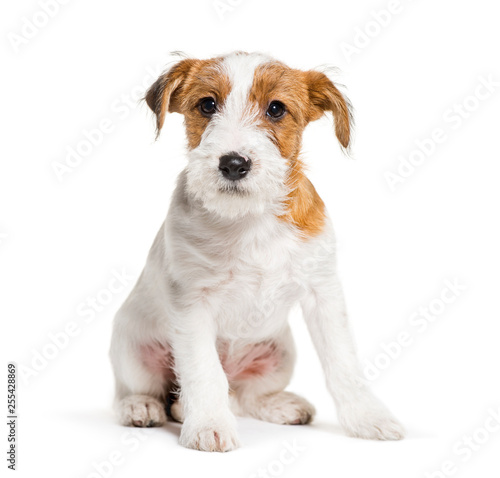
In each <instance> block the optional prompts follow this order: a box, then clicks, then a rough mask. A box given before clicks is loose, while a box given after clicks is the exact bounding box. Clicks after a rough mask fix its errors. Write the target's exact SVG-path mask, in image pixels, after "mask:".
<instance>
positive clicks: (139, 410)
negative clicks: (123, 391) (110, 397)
mask: <svg viewBox="0 0 500 478" xmlns="http://www.w3.org/2000/svg"><path fill="white" fill-rule="evenodd" d="M118 412H119V418H120V423H121V424H122V425H126V426H133V427H141V428H142V427H157V426H161V425H163V424H164V423H166V421H167V415H166V413H165V407H164V405H163V403H162V402H161V401H160V400H158V399H156V398H154V397H149V396H147V395H130V396H129V397H125V398H124V399H123V400H121V401H120V403H119V410H118Z"/></svg>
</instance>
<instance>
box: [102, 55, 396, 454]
mask: <svg viewBox="0 0 500 478" xmlns="http://www.w3.org/2000/svg"><path fill="white" fill-rule="evenodd" d="M145 100H146V102H147V104H148V106H149V107H150V108H151V109H152V110H153V112H154V114H155V115H156V128H157V135H158V134H159V132H160V130H161V128H162V126H163V123H164V119H165V115H166V114H167V113H168V112H176V113H181V114H182V115H184V119H185V126H186V132H187V141H188V153H187V166H186V168H185V169H184V171H183V172H182V173H181V174H180V175H179V178H178V182H177V188H176V190H175V192H174V194H173V198H172V201H171V205H170V210H169V212H168V215H167V217H166V220H165V222H164V223H163V225H162V226H161V228H160V230H159V232H158V235H157V236H156V239H155V241H154V243H153V246H152V248H151V251H150V253H149V256H148V259H147V263H146V266H145V268H144V271H143V272H142V275H141V276H140V278H139V280H138V282H137V284H136V285H135V288H134V289H133V291H132V292H131V294H130V296H129V297H128V298H127V300H126V301H125V303H124V304H123V306H122V307H121V309H120V310H119V311H118V313H117V316H116V319H115V322H114V330H113V338H112V344H111V351H110V355H111V361H112V364H113V369H114V374H115V378H116V408H117V411H118V415H119V418H120V422H121V423H122V424H124V425H129V426H136V427H150V426H161V425H163V424H164V423H165V422H166V420H167V413H168V414H169V415H170V416H171V417H172V418H173V419H174V420H177V421H179V422H183V425H182V429H181V434H180V444H181V445H183V446H185V447H189V448H194V449H197V450H206V451H228V450H232V449H234V448H237V447H238V437H237V433H236V420H235V415H240V416H249V417H254V418H257V419H260V420H266V421H269V422H272V423H280V424H303V423H308V422H310V421H311V419H312V417H313V415H314V407H313V406H312V405H311V404H310V403H309V402H308V401H307V400H305V399H304V398H302V397H300V396H297V395H295V394H293V393H290V392H287V391H285V388H286V386H287V385H288V383H289V381H290V378H291V376H292V371H293V365H294V361H295V351H294V344H293V339H292V334H291V331H290V327H289V325H288V322H287V317H288V314H289V311H290V309H291V308H292V306H293V305H294V304H296V303H297V302H299V303H300V305H301V306H302V311H303V315H304V319H305V321H306V323H307V327H308V329H309V332H310V334H311V337H312V341H313V343H314V346H315V348H316V350H317V353H318V355H319V358H320V361H321V363H322V367H323V370H324V374H325V376H326V385H327V387H328V390H329V392H330V393H331V395H332V397H333V399H334V401H335V404H336V407H337V412H338V417H339V421H340V423H341V424H342V426H343V428H344V430H345V431H346V432H347V433H348V434H349V435H351V436H355V437H361V438H371V439H380V440H398V439H401V438H402V437H403V435H404V431H403V428H402V426H401V425H400V424H399V423H398V421H397V420H396V419H395V418H394V417H393V416H392V415H391V413H390V412H389V411H388V410H387V409H386V407H385V406H384V405H383V404H382V403H381V402H380V401H379V400H378V399H377V398H376V397H375V396H374V395H373V394H372V392H371V391H370V389H369V388H368V387H367V386H366V385H365V383H364V380H363V378H362V375H361V373H360V369H359V367H358V361H357V357H356V352H355V347H354V343H353V339H352V336H351V333H350V331H349V324H348V319H347V315H346V311H345V304H344V298H343V295H342V289H341V285H340V283H339V279H338V275H337V272H336V264H335V263H336V253H335V238H334V233H333V230H332V226H331V222H330V219H329V217H328V214H327V211H326V209H325V205H324V203H323V201H322V200H321V198H320V197H319V195H318V193H317V192H316V190H315V189H314V186H313V185H312V184H311V182H310V181H309V180H308V179H307V177H306V175H305V174H304V165H303V163H302V160H301V158H300V150H301V138H302V132H303V131H304V128H305V127H306V126H307V124H308V123H309V122H311V121H314V120H317V119H318V118H320V117H321V116H323V114H324V113H325V112H332V113H333V116H334V119H335V133H336V136H337V138H338V140H339V142H340V144H341V145H342V147H343V148H348V146H349V141H350V137H351V114H350V109H349V104H348V102H347V101H346V99H345V98H344V97H343V95H342V94H341V93H340V92H339V90H338V89H337V87H336V86H335V85H334V84H333V83H332V81H330V79H329V78H328V77H327V76H326V75H325V74H323V73H321V72H318V71H301V70H296V69H292V68H289V67H287V66H286V65H284V64H283V63H281V62H279V61H276V60H274V59H272V58H270V57H268V56H265V55H262V54H255V53H252V54H248V53H243V52H236V53H231V54H229V55H225V56H221V57H217V58H213V59H209V60H196V59H183V60H182V61H180V62H178V63H177V64H175V65H174V66H173V67H172V68H170V69H169V70H168V71H167V72H166V73H164V74H163V75H161V76H160V77H159V78H158V80H157V81H156V82H155V83H154V84H153V85H152V86H151V88H150V89H149V90H148V92H147V94H146V97H145ZM172 397H174V398H173V399H172ZM172 402H173V403H172ZM167 403H169V405H170V406H169V407H167ZM167 408H168V410H167Z"/></svg>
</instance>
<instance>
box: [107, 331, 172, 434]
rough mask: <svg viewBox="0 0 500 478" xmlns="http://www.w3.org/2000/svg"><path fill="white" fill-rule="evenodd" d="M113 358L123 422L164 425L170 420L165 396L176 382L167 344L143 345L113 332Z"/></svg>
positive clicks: (132, 424) (126, 423)
mask: <svg viewBox="0 0 500 478" xmlns="http://www.w3.org/2000/svg"><path fill="white" fill-rule="evenodd" d="M111 361H112V364H113V369H114V372H115V381H116V396H115V409H116V412H117V415H118V419H119V421H120V423H121V424H122V425H126V426H135V427H153V426H161V425H163V424H165V423H166V421H167V414H166V410H165V408H166V399H167V395H168V392H169V389H170V388H171V387H172V384H173V382H174V376H173V372H172V370H171V368H170V365H169V362H170V351H169V348H168V346H164V345H160V344H156V343H155V344H152V345H151V344H149V345H146V346H144V345H143V346H141V345H138V344H137V343H135V342H134V341H133V340H130V339H128V338H124V337H119V338H118V337H117V336H116V334H114V336H113V340H112V345H111Z"/></svg>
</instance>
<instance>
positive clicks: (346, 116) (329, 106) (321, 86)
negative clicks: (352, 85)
mask: <svg viewBox="0 0 500 478" xmlns="http://www.w3.org/2000/svg"><path fill="white" fill-rule="evenodd" d="M306 82H307V86H308V89H309V101H310V103H311V108H310V113H309V118H308V120H309V121H314V120H317V119H319V118H320V117H321V116H322V115H323V114H324V113H325V111H331V112H332V113H333V116H334V118H335V134H336V135H337V139H338V140H339V142H340V144H341V145H342V146H343V147H344V148H346V149H347V148H348V147H349V143H350V140H351V130H352V114H351V105H350V103H349V101H348V100H347V99H346V98H344V96H343V95H342V93H341V92H340V91H339V90H338V89H337V87H336V86H335V85H334V84H333V83H332V81H331V80H330V79H329V78H328V77H327V76H326V75H325V74H324V73H321V72H319V71H307V72H306Z"/></svg>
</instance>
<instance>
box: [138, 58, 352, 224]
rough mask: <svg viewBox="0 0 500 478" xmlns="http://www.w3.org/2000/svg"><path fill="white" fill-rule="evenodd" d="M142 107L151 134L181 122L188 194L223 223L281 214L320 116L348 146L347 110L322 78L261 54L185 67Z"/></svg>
mask: <svg viewBox="0 0 500 478" xmlns="http://www.w3.org/2000/svg"><path fill="white" fill-rule="evenodd" d="M145 99H146V102H147V104H148V105H149V107H150V108H151V109H152V110H153V112H154V113H155V115H156V126H157V134H159V133H160V130H161V128H162V126H163V123H164V119H165V115H166V113H167V112H177V113H181V114H183V115H184V118H185V125H186V131H187V139H188V146H189V155H188V160H189V164H188V168H187V190H188V194H190V195H191V196H192V197H194V198H196V199H198V200H200V201H201V203H202V204H203V206H204V207H205V208H206V209H207V210H209V211H212V212H215V213H217V214H218V215H220V216H222V217H233V218H234V217H239V216H242V215H245V214H248V213H259V212H263V211H265V210H266V209H269V208H270V207H272V208H274V209H275V210H279V208H280V207H281V206H283V204H284V202H285V201H286V198H287V195H288V194H289V193H290V190H291V189H293V188H294V178H295V177H296V174H297V171H298V170H299V169H300V168H301V163H300V160H299V153H300V149H301V139H302V132H303V130H304V128H305V127H306V125H307V124H308V123H309V122H310V121H314V120H316V119H318V118H320V117H321V116H322V115H323V114H324V113H325V112H326V111H331V112H332V113H333V115H334V117H335V132H336V135H337V138H338V140H339V142H340V144H341V145H342V146H343V147H344V148H347V147H348V146H349V140H350V136H351V133H350V131H351V116H350V111H349V107H348V103H347V102H346V100H345V99H344V97H343V96H342V94H341V93H340V92H339V90H338V89H337V88H336V86H335V85H334V84H333V83H332V82H331V81H330V80H329V79H328V77H327V76H326V75H324V74H323V73H320V72H317V71H301V70H296V69H292V68H289V67H287V66H286V65H284V64H283V63H280V62H278V61H276V60H273V59H272V58H270V57H267V56H265V55H261V54H255V53H254V54H248V53H242V52H237V53H232V54H230V55H227V56H223V57H218V58H213V59H210V60H195V59H184V60H182V61H180V62H179V63H177V64H175V65H174V66H173V67H172V68H171V69H170V70H169V71H167V72H166V73H164V74H163V75H162V76H160V78H158V80H157V81H156V82H155V83H154V84H153V85H152V86H151V88H150V89H149V90H148V92H147V94H146V98H145Z"/></svg>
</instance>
